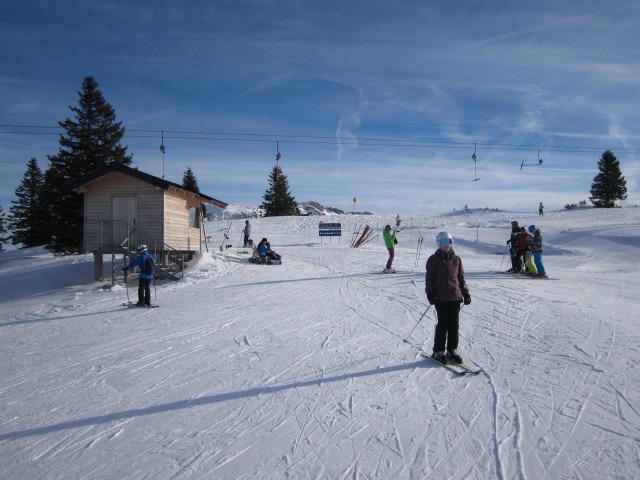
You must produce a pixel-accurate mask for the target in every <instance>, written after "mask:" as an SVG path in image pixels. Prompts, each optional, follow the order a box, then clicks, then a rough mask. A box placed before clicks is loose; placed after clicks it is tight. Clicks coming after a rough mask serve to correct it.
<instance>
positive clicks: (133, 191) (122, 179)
mask: <svg viewBox="0 0 640 480" xmlns="http://www.w3.org/2000/svg"><path fill="white" fill-rule="evenodd" d="M85 187H86V191H85V193H84V240H85V250H88V251H92V250H96V249H97V248H98V247H99V246H100V221H101V220H109V221H110V220H112V218H111V197H113V196H124V197H128V196H135V197H137V209H138V213H137V218H136V226H137V227H138V228H139V229H141V230H142V231H144V232H145V233H147V234H149V235H153V236H154V237H156V238H158V239H162V236H163V228H164V222H163V193H164V192H163V190H162V189H159V188H156V187H154V186H153V185H150V184H148V183H146V182H143V181H141V180H138V179H137V178H134V177H131V176H129V175H125V174H122V173H120V172H112V173H110V174H108V175H106V176H104V177H102V178H99V179H97V180H96V181H94V182H91V183H90V184H88V185H86V186H85ZM187 225H188V223H187Z"/></svg>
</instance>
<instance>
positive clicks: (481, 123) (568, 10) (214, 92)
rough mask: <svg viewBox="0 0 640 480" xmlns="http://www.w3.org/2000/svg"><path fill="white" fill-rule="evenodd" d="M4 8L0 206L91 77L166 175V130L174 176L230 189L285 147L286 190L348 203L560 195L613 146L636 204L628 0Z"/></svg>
mask: <svg viewBox="0 0 640 480" xmlns="http://www.w3.org/2000/svg"><path fill="white" fill-rule="evenodd" d="M5 3H6V4H5V5H3V14H2V17H1V18H0V45H2V47H0V48H1V50H0V61H1V64H2V70H1V71H0V91H1V92H2V93H1V94H0V125H2V126H1V127H0V168H1V169H2V176H1V177H0V204H2V206H3V208H4V210H5V212H7V211H8V209H9V207H10V205H11V204H10V201H11V200H12V199H15V197H14V191H15V188H16V187H17V186H18V184H19V182H20V181H21V179H22V177H23V175H24V172H25V170H26V164H27V162H28V161H29V159H30V158H31V157H35V158H36V159H37V160H38V162H39V164H40V167H41V168H42V169H43V170H45V169H46V168H47V165H48V161H47V155H51V154H55V153H56V152H57V151H58V147H59V146H58V137H57V134H58V133H60V130H59V129H58V128H56V127H57V126H58V122H60V121H63V120H64V119H65V118H66V117H68V116H70V115H71V112H70V111H69V108H68V107H69V106H76V105H77V101H78V94H77V92H78V90H79V89H80V86H81V83H82V80H83V78H84V77H86V76H93V77H94V78H95V79H96V81H97V82H98V84H99V88H100V90H101V91H102V93H103V95H104V97H105V99H106V101H107V102H109V103H110V104H111V105H112V106H113V107H114V108H115V110H116V114H117V119H118V120H119V121H121V122H122V123H123V125H124V127H125V128H126V132H127V135H126V137H125V138H124V140H123V142H122V143H123V144H124V145H126V146H128V148H129V153H131V154H133V160H134V165H135V166H137V167H138V168H139V169H140V170H143V171H145V172H147V173H150V174H153V175H157V176H161V175H162V173H163V158H162V153H161V152H160V149H159V146H160V144H161V132H162V131H164V145H165V147H166V154H165V157H164V173H165V178H167V179H168V180H171V181H175V182H178V183H179V182H181V180H182V175H183V173H184V171H185V170H186V168H187V167H191V168H192V169H193V171H194V173H195V174H196V177H197V179H198V183H199V186H200V189H201V191H202V192H203V193H205V194H207V195H210V196H213V197H215V198H218V199H220V200H222V201H225V202H227V203H234V204H246V205H257V204H259V203H261V201H262V195H263V194H264V192H265V190H266V189H267V187H268V183H267V180H268V175H269V173H270V171H271V169H272V167H273V165H274V162H275V155H276V146H278V148H279V150H280V153H281V154H282V158H281V160H280V165H281V167H282V169H283V171H284V173H285V174H286V175H287V177H288V179H289V184H290V187H291V192H292V194H293V195H294V196H295V198H296V199H297V200H299V201H306V200H315V201H318V202H320V203H322V204H324V205H326V206H332V207H337V208H341V209H343V210H347V211H351V210H353V208H354V204H353V198H354V197H356V198H357V204H356V208H357V209H358V210H361V211H364V210H368V211H372V212H374V213H409V214H410V213H423V214H424V213H426V214H429V213H442V212H446V211H451V210H452V209H454V208H455V209H460V208H462V207H464V206H465V205H468V206H469V207H472V208H479V207H489V208H500V209H504V210H513V211H534V210H536V209H537V205H538V203H539V202H540V201H542V202H544V203H545V205H546V207H547V210H553V209H561V208H563V207H564V205H565V204H567V203H577V202H579V201H581V200H587V199H588V197H589V190H590V187H591V183H592V181H593V177H594V176H595V175H596V174H597V161H598V159H599V158H600V155H601V154H602V152H603V151H604V150H606V149H610V150H612V151H613V152H614V154H615V155H616V157H617V158H618V160H620V164H621V168H622V173H623V175H624V176H625V178H626V180H627V188H628V190H629V198H628V200H627V203H631V204H633V203H636V202H638V203H640V188H639V186H638V183H639V181H640V162H638V159H639V157H640V130H639V127H640V89H639V88H638V85H639V83H638V82H639V79H640V51H639V50H638V45H639V44H640V28H638V25H640V3H638V2H637V1H627V0H624V1H617V0H612V1H608V2H601V1H595V0H594V1H558V0H555V1H553V2H552V1H540V2H514V1H482V2H481V1H470V0H462V1H456V2H446V1H399V0H395V1H392V0H389V1H386V0H369V1H348V0H342V1H332V0H329V1H320V2H318V1H307V0H302V1H295V0H288V1H264V0H263V1H260V0H255V1H245V0H231V1H226V0H223V1H210V2H194V1H185V2H169V1H164V0H161V1H153V2H151V1H136V2H131V1H128V2H125V1H97V2H80V1H64V2H51V1H39V0H35V1H29V2H5ZM276 142H278V143H276ZM474 144H475V146H474ZM474 150H475V152H476V158H477V161H476V162H474V161H473V160H472V158H471V155H472V154H473V153H474ZM538 158H542V159H543V160H544V163H543V164H542V165H539V164H538ZM523 162H524V164H525V165H530V166H525V167H523V168H522V169H521V165H522V163H523ZM474 168H475V171H474ZM476 172H477V173H476ZM476 174H477V177H479V178H480V180H478V181H473V180H474V179H475V178H476Z"/></svg>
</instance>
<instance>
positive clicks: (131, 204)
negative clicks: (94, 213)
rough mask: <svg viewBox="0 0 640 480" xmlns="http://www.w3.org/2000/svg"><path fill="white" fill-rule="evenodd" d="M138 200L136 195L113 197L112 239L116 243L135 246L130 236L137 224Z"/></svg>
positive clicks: (123, 245)
mask: <svg viewBox="0 0 640 480" xmlns="http://www.w3.org/2000/svg"><path fill="white" fill-rule="evenodd" d="M137 209H138V202H137V199H136V197H111V219H112V225H113V228H112V241H113V244H114V245H120V246H122V247H131V248H135V245H129V243H131V242H133V243H135V240H134V239H132V238H130V235H131V232H132V230H133V228H134V227H135V226H136V212H137Z"/></svg>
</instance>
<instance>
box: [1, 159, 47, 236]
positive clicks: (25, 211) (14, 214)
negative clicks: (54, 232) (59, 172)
mask: <svg viewBox="0 0 640 480" xmlns="http://www.w3.org/2000/svg"><path fill="white" fill-rule="evenodd" d="M43 184H44V175H43V174H42V171H41V170H40V167H39V166H38V161H37V160H36V159H35V158H32V159H31V160H29V163H27V171H26V172H25V174H24V177H23V179H22V182H21V183H20V185H19V186H18V188H16V191H15V193H16V197H17V198H18V200H17V201H12V202H11V203H13V206H12V207H11V208H10V209H9V211H10V213H11V214H10V216H9V228H10V229H11V233H12V234H11V243H12V244H14V245H17V244H19V243H20V244H22V246H23V247H36V246H38V245H45V244H46V243H47V242H48V241H49V235H48V232H47V222H46V219H47V215H48V209H47V208H46V207H45V204H44V202H43V200H42V195H41V192H42V188H43Z"/></svg>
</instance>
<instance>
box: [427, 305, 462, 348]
mask: <svg viewBox="0 0 640 480" xmlns="http://www.w3.org/2000/svg"><path fill="white" fill-rule="evenodd" d="M436 312H437V313H438V323H437V325H436V336H435V339H434V342H433V351H434V352H442V351H444V350H445V349H446V350H455V349H456V348H458V327H459V318H460V302H438V303H436ZM445 347H446V348H445Z"/></svg>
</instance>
